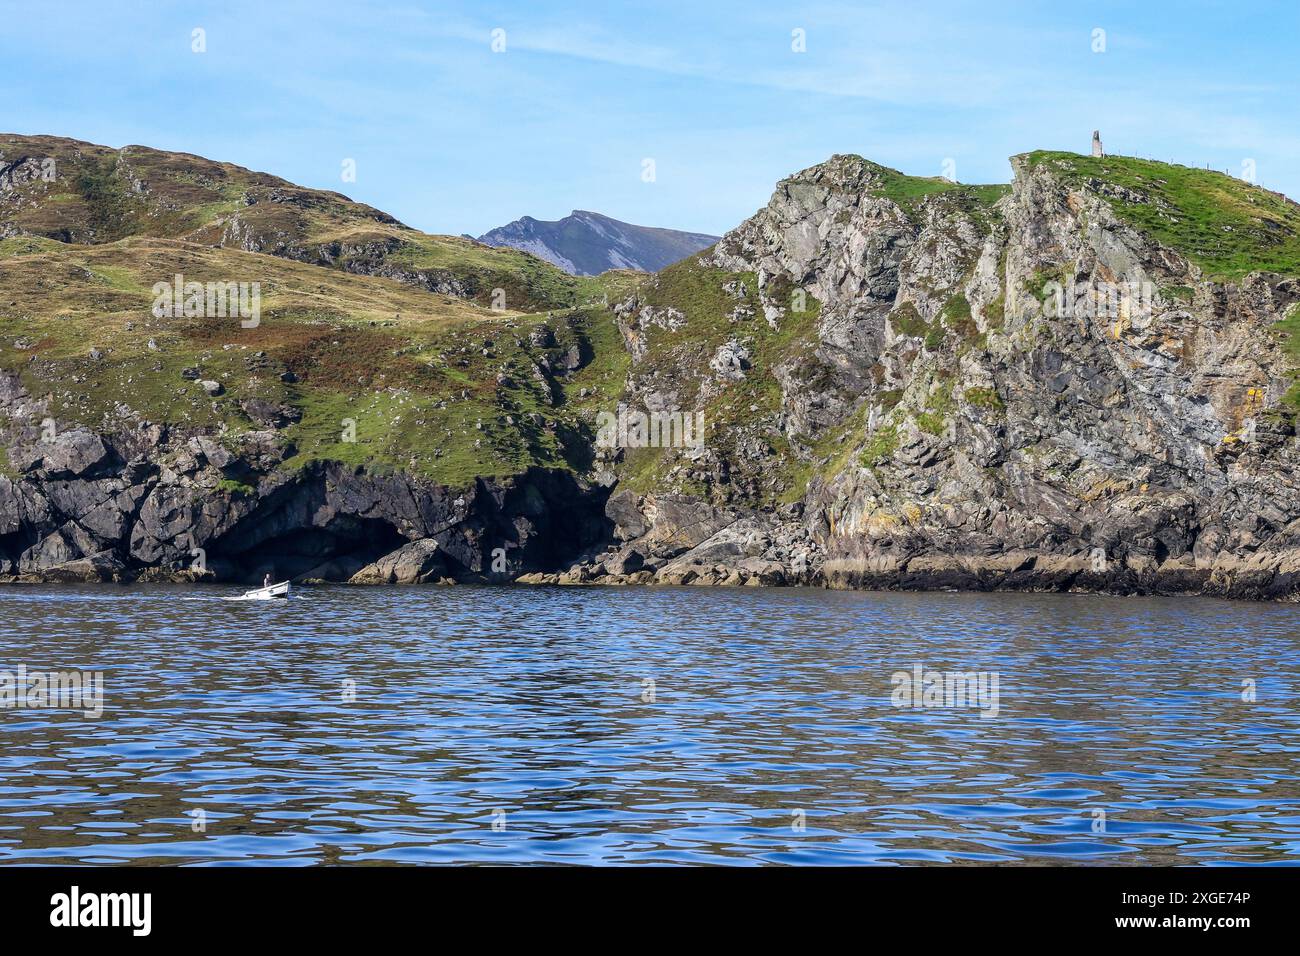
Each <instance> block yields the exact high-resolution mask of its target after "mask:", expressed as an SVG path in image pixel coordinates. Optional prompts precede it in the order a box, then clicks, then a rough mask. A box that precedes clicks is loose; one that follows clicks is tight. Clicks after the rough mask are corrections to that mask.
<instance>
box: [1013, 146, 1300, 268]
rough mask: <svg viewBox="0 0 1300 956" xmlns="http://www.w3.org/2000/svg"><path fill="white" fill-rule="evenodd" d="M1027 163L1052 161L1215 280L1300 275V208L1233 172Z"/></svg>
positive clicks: (1068, 156)
mask: <svg viewBox="0 0 1300 956" xmlns="http://www.w3.org/2000/svg"><path fill="white" fill-rule="evenodd" d="M1018 158H1023V160H1024V161H1025V162H1026V163H1027V164H1028V166H1029V167H1030V168H1033V167H1035V166H1038V165H1041V164H1049V165H1050V166H1051V167H1052V168H1053V169H1054V170H1056V171H1057V172H1058V173H1059V174H1061V175H1063V176H1064V177H1065V179H1066V180H1067V181H1068V182H1071V183H1074V184H1078V185H1086V186H1087V187H1088V188H1090V189H1092V190H1093V191H1094V192H1098V193H1099V194H1100V195H1102V196H1103V197H1105V199H1106V200H1107V201H1108V202H1109V203H1110V205H1111V208H1113V209H1114V210H1115V212H1116V214H1117V215H1118V216H1119V217H1120V218H1121V219H1123V220H1125V221H1126V222H1128V223H1130V224H1132V225H1133V226H1135V227H1136V228H1138V229H1141V230H1142V231H1144V232H1146V233H1147V234H1148V235H1150V236H1152V237H1153V238H1155V239H1156V240H1158V241H1160V242H1161V243H1163V244H1165V245H1167V246H1169V247H1170V248H1172V249H1175V250H1177V251H1178V252H1181V253H1182V254H1183V255H1185V256H1187V257H1188V258H1189V259H1190V260H1191V261H1192V262H1194V263H1196V264H1197V265H1198V266H1199V267H1200V268H1201V269H1202V270H1203V271H1204V272H1205V274H1206V276H1207V277H1208V278H1211V279H1217V280H1221V281H1231V280H1234V279H1239V278H1241V277H1242V276H1244V275H1246V274H1247V273H1249V272H1254V271H1257V270H1258V271H1265V272H1278V273H1283V274H1287V275H1300V205H1297V204H1296V203H1294V202H1292V201H1291V200H1290V199H1287V198H1286V197H1285V196H1283V195H1281V194H1279V193H1274V192H1269V191H1268V190H1266V189H1263V188H1261V187H1259V186H1255V185H1252V184H1250V183H1247V182H1245V181H1244V180H1241V179H1237V178H1236V177H1234V176H1229V175H1227V174H1226V173H1221V172H1217V171H1215V170H1209V169H1193V168H1191V167H1189V166H1177V165H1173V164H1169V163H1160V162H1155V161H1154V160H1149V159H1135V158H1133V157H1131V156H1105V157H1093V156H1081V155H1078V154H1076V153H1061V152H1049V151H1045V150H1040V151H1038V152H1033V153H1027V154H1025V155H1024V156H1023V157H1018Z"/></svg>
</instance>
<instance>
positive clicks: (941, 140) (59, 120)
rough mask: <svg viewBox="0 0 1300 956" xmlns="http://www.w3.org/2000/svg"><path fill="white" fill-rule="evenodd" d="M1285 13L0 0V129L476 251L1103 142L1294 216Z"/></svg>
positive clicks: (984, 178) (710, 221)
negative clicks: (334, 206) (826, 176)
mask: <svg viewBox="0 0 1300 956" xmlns="http://www.w3.org/2000/svg"><path fill="white" fill-rule="evenodd" d="M1297 10H1298V7H1297V5H1296V4H1294V3H1278V4H1275V5H1274V4H1270V3H1261V2H1256V3H1250V4H1246V5H1243V4H1240V3H1236V4H1230V3H1203V2H1195V0H1192V2H1177V3H1175V2H1163V0H1145V2H1142V3H1133V2H1131V0H1130V2H1125V3H1056V2H1043V3H993V2H983V3H956V2H924V0H912V2H904V3H880V4H859V3H806V4H800V3H765V2H762V0H753V2H748V3H744V2H739V3H738V2H732V0H694V2H689V3H676V2H660V3H653V4H652V3H639V2H627V0H601V2H587V3H561V2H545V0H534V2H518V0H516V2H497V3H493V2H477V3H475V2H467V3H456V2H448V3H441V2H438V3H435V2H429V3H413V2H408V3H379V2H374V3H372V2H365V0H345V2H328V3H326V2H320V0H317V2H314V3H298V2H294V0H288V2H282V0H257V2H245V0H223V2H219V3H218V2H212V3H198V2H193V3H187V2H167V0H97V2H60V0H42V2H38V3H32V2H31V0H19V2H12V0H0V17H2V18H3V22H4V27H3V29H2V32H0V102H3V104H4V115H3V119H0V127H2V128H3V130H4V131H6V132H19V133H51V134H58V135H63V136H70V137H73V138H76V139H84V140H89V141H91V142H96V143H104V144H107V145H111V146H123V145H127V144H132V143H138V144H143V145H148V146H156V147H159V148H163V149H174V150H180V151H184V152H192V153H198V154H200V155H203V156H207V157H210V158H212V159H219V160H224V161H228V162H234V163H238V164H240V165H243V166H248V167H251V168H253V169H258V170H262V171H265V172H270V173H274V174H276V175H279V176H283V177H285V178H286V179H290V180H293V181H294V182H297V183H301V184H303V185H305V186H312V187H317V188H328V189H336V190H339V191H341V192H344V193H347V194H348V195H350V196H352V197H353V198H355V199H358V200H361V201H363V202H368V203H370V204H372V205H374V206H377V207H379V208H381V209H384V210H386V211H388V212H390V213H392V214H393V215H395V216H397V217H398V218H399V219H402V220H403V221H404V222H407V223H408V224H410V225H412V226H415V227H417V228H420V229H424V230H426V231H429V232H438V233H462V232H467V233H471V234H473V235H478V234H480V233H482V232H484V231H486V230H487V229H489V228H491V227H493V226H497V225H501V224H503V223H505V222H508V221H510V220H512V219H515V218H518V217H519V216H522V215H531V216H534V217H536V218H539V219H555V218H559V217H561V216H563V215H566V214H567V213H568V212H569V211H570V210H572V209H575V208H579V209H593V210H597V211H599V212H603V213H606V214H608V215H611V216H614V217H616V218H619V219H624V220H628V221H631V222H636V223H642V224H645V225H660V226H668V227H672V228H679V229H689V230H696V231H702V232H713V233H722V232H724V231H726V230H727V229H729V228H731V227H732V226H734V225H736V224H737V223H739V222H740V221H741V220H742V219H744V218H745V217H746V216H749V215H750V214H752V213H753V212H754V210H755V209H757V208H759V207H760V206H762V205H763V204H764V203H765V202H766V201H767V198H768V196H769V195H770V194H771V191H772V187H773V185H774V184H775V183H776V181H777V180H779V179H780V178H781V177H783V176H786V175H788V174H789V173H791V172H794V171H796V170H798V169H802V168H804V167H806V166H810V165H812V164H814V163H817V162H820V161H822V160H823V159H825V158H827V157H828V156H830V155H832V154H834V153H859V154H861V155H864V156H866V157H868V158H870V159H874V160H876V161H877V162H881V163H885V164H886V165H889V166H894V167H896V168H898V169H901V170H903V171H904V172H908V173H913V174H917V175H939V174H940V173H942V172H943V171H944V168H945V167H944V163H945V161H946V160H951V161H952V163H953V164H954V167H953V168H955V171H956V174H957V178H958V179H960V180H961V181H963V182H1005V181H1007V180H1008V179H1009V178H1010V168H1009V166H1008V164H1007V157H1008V156H1010V155H1011V154H1013V153H1017V152H1023V151H1026V150H1030V149H1035V148H1052V149H1073V150H1077V151H1086V150H1087V148H1088V143H1089V138H1090V135H1091V132H1092V130H1093V129H1094V128H1099V129H1100V130H1101V131H1102V137H1103V139H1104V141H1105V143H1106V147H1107V149H1108V150H1110V151H1111V152H1118V153H1124V154H1128V155H1138V156H1148V157H1153V158H1157V159H1165V160H1174V161H1176V162H1181V163H1185V164H1187V165H1205V164H1207V163H1208V164H1209V165H1210V166H1212V167H1215V168H1218V169H1225V170H1229V171H1232V172H1233V173H1235V174H1240V173H1241V171H1242V169H1243V166H1242V164H1243V162H1244V161H1245V160H1254V164H1255V170H1256V175H1257V177H1258V181H1259V182H1261V183H1262V184H1263V185H1265V186H1267V187H1269V188H1272V189H1277V190H1279V191H1282V192H1285V193H1287V194H1288V195H1290V196H1292V197H1300V164H1297V160H1296V157H1297V156H1298V155H1300V125H1298V124H1297V119H1298V118H1300V107H1298V106H1297V103H1300V97H1298V96H1297V93H1298V92H1300V90H1298V89H1297V86H1298V85H1300V84H1298V83H1297V71H1296V69H1295V57H1296V42H1297V38H1298V37H1300V30H1298V29H1297V27H1300V12H1297ZM196 27H198V28H202V29H203V30H204V31H205V36H206V45H207V50H206V52H205V53H202V54H196V53H193V52H191V45H192V41H191V36H192V31H193V29H194V28H196ZM494 29H501V30H504V31H505V51H504V52H499V53H498V52H493V50H492V48H491V42H492V31H493V30H494ZM796 29H801V30H803V31H804V36H805V38H806V51H805V52H795V51H794V50H793V49H792V31H794V30H796ZM1098 29H1100V30H1104V31H1105V35H1104V44H1105V49H1104V52H1093V47H1094V46H1095V45H1097V44H1096V40H1095V39H1094V31H1095V30H1098ZM348 158H350V159H354V160H355V161H356V170H357V175H356V181H355V182H350V183H344V182H342V181H341V177H340V173H341V169H342V162H343V160H344V159H348ZM646 159H653V160H654V163H655V180H654V182H646V181H644V179H643V175H642V171H643V161H644V160H646Z"/></svg>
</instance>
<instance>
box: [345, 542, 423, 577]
mask: <svg viewBox="0 0 1300 956" xmlns="http://www.w3.org/2000/svg"><path fill="white" fill-rule="evenodd" d="M445 573H446V566H445V562H444V560H443V556H442V554H441V553H440V551H439V549H438V542H436V541H434V540H433V539H432V538H422V539H420V540H419V541H412V542H411V543H410V544H406V545H403V546H402V547H400V548H398V549H397V550H396V551H393V552H391V553H390V554H386V555H384V556H383V557H382V558H380V559H379V560H378V561H375V562H374V563H372V564H368V565H366V566H365V567H364V568H362V569H361V570H360V571H358V572H357V573H356V574H354V575H352V577H351V578H350V579H349V580H348V583H349V584H424V583H426V582H428V581H434V580H437V579H438V578H441V577H443V576H444V575H445Z"/></svg>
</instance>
